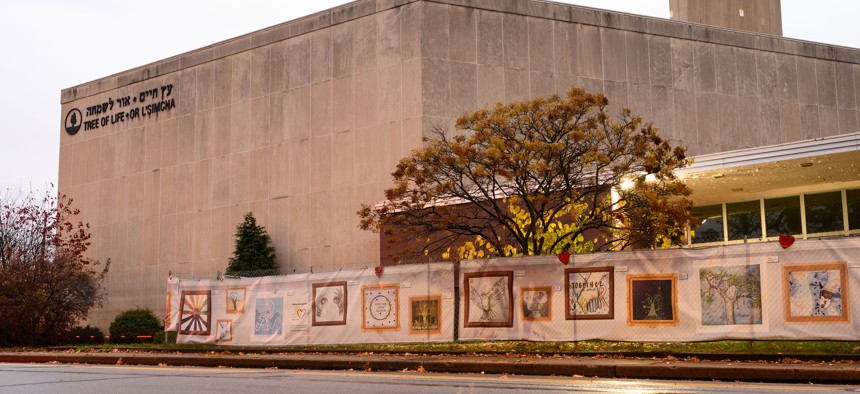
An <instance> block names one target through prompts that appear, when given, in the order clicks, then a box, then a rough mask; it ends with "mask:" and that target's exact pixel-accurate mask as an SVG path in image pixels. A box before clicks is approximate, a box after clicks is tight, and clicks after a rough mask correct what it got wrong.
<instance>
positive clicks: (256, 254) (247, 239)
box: [227, 212, 278, 275]
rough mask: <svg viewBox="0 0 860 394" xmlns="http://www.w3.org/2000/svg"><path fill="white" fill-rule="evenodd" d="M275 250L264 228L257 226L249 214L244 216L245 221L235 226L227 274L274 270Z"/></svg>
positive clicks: (276, 266)
mask: <svg viewBox="0 0 860 394" xmlns="http://www.w3.org/2000/svg"><path fill="white" fill-rule="evenodd" d="M276 268H278V265H277V263H275V248H274V247H273V246H272V238H271V237H269V234H268V233H267V232H266V228H265V227H262V226H260V225H258V224H257V219H256V218H254V215H253V214H252V213H251V212H248V213H246V214H245V220H244V221H243V222H242V223H241V224H239V225H238V226H236V250H235V251H233V257H231V258H230V264H229V265H228V266H227V274H228V275H230V274H235V273H238V272H243V271H260V270H274V269H276Z"/></svg>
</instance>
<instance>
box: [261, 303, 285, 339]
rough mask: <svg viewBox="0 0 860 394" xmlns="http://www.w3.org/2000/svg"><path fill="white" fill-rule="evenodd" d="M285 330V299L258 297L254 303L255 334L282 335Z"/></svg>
mask: <svg viewBox="0 0 860 394" xmlns="http://www.w3.org/2000/svg"><path fill="white" fill-rule="evenodd" d="M283 330H284V299H283V298H281V297H272V298H257V299H256V305H254V335H265V336H270V335H281V334H282V333H283Z"/></svg>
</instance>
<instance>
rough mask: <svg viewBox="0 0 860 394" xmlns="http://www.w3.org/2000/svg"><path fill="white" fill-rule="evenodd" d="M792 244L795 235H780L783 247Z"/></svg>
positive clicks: (780, 242)
mask: <svg viewBox="0 0 860 394" xmlns="http://www.w3.org/2000/svg"><path fill="white" fill-rule="evenodd" d="M792 244H794V237H792V236H790V235H785V234H780V235H779V245H780V246H782V248H783V249H786V248H788V247H789V246H791V245H792Z"/></svg>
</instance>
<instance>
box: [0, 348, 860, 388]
mask: <svg viewBox="0 0 860 394" xmlns="http://www.w3.org/2000/svg"><path fill="white" fill-rule="evenodd" d="M0 362H9V363H64V364H74V363H78V364H102V365H116V364H123V365H152V366H196V367H211V368H214V367H232V368H279V369H319V370H364V371H402V370H412V371H414V370H418V369H419V368H423V370H425V371H428V372H448V373H481V372H483V373H490V374H516V375H544V376H550V375H555V376H587V377H599V378H627V379H673V380H678V379H682V380H688V379H689V380H724V381H749V382H803V383H807V382H809V383H829V384H836V383H841V384H847V383H860V365H855V364H813V365H810V364H802V365H801V364H758V363H729V362H709V361H702V362H692V361H663V360H629V359H605V358H528V357H480V356H457V357H451V356H446V357H442V356H379V355H318V354H306V355H295V354H288V355H242V356H238V355H236V356H234V355H229V356H224V355H217V354H215V355H212V354H206V355H200V354H196V355H188V354H138V353H25V352H22V353H0Z"/></svg>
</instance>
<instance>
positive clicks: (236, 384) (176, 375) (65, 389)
mask: <svg viewBox="0 0 860 394" xmlns="http://www.w3.org/2000/svg"><path fill="white" fill-rule="evenodd" d="M855 391H860V386H835V385H809V384H759V383H720V382H684V381H657V380H609V379H592V378H580V377H530V376H506V375H477V374H433V373H418V372H414V371H413V372H359V371H295V370H276V369H239V368H196V367H167V366H165V367H145V366H126V365H117V366H104V365H68V364H47V365H46V364H7V363H0V392H2V393H150V392H153V393H154V392H158V393H171V392H177V393H185V394H190V393H206V394H211V393H273V392H278V393H283V392H286V393H349V394H362V393H402V394H406V393H559V392H591V393H620V392H636V393H689V392H699V393H786V392H803V393H808V392H855Z"/></svg>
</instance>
